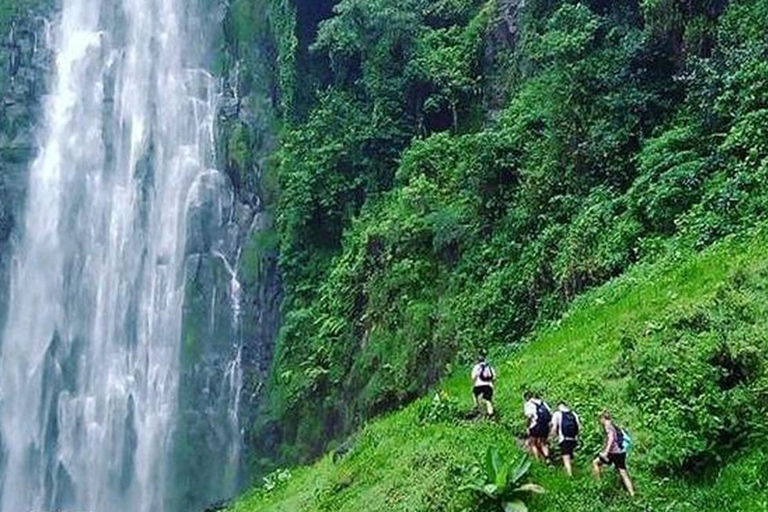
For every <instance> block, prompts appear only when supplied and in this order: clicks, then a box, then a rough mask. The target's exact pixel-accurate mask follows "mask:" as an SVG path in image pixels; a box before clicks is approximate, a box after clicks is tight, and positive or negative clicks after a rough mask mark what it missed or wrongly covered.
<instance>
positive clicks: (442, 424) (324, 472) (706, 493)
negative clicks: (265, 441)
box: [233, 223, 768, 512]
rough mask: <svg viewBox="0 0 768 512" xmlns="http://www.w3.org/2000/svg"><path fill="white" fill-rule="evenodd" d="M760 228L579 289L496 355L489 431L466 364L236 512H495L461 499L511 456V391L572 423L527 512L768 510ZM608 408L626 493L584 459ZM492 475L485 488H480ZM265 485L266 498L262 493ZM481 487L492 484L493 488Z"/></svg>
mask: <svg viewBox="0 0 768 512" xmlns="http://www.w3.org/2000/svg"><path fill="white" fill-rule="evenodd" d="M766 304H768V226H766V225H765V223H764V224H763V226H762V228H761V229H758V230H750V231H749V232H748V234H746V235H744V236H739V237H729V238H728V239H726V240H724V241H722V242H718V243H716V244H714V246H712V247H710V248H707V249H706V250H704V251H701V252H698V251H694V250H686V251H679V252H675V253H670V254H668V255H665V256H664V257H662V258H660V261H657V262H655V263H653V264H645V263H643V264H639V265H635V266H633V268H631V269H630V270H629V271H627V272H626V273H625V274H624V275H623V276H621V277H619V278H617V279H615V280H612V281H611V282H609V283H607V284H606V285H603V286H601V287H598V288H597V289H595V290H592V291H589V292H587V293H585V294H584V295H582V297H580V298H579V299H577V300H576V301H575V303H574V304H572V305H571V306H569V307H568V308H567V310H566V312H565V313H564V314H563V315H562V316H561V317H560V318H558V319H557V320H556V321H552V322H549V323H548V324H544V325H541V326H539V327H537V329H536V330H535V331H534V332H533V333H532V334H531V336H530V338H529V342H528V343H525V344H520V345H515V346H512V347H508V348H502V347H498V348H497V349H495V350H494V351H493V352H492V354H491V361H492V363H493V365H494V366H495V367H496V368H497V369H498V372H499V379H498V380H497V382H496V388H495V390H496V392H495V394H494V401H495V403H496V410H497V414H498V415H499V417H498V419H497V420H496V421H485V420H470V419H468V415H471V412H472V410H473V404H472V399H471V397H470V394H469V392H468V389H467V385H468V377H467V369H466V368H464V367H458V368H456V370H455V371H453V372H452V374H451V375H450V376H449V377H447V378H446V379H444V380H443V381H442V382H441V383H440V384H439V390H438V391H436V392H435V393H431V395H432V396H429V397H425V398H423V399H420V400H417V401H416V402H415V403H414V404H412V405H409V406H406V407H404V408H403V409H402V410H400V411H397V412H395V413H392V414H388V415H385V416H384V417H382V418H379V419H376V420H371V421H369V422H367V424H366V426H364V427H363V428H362V429H361V430H360V431H359V432H358V433H357V434H356V435H355V436H353V437H352V438H351V439H350V440H349V441H347V442H346V443H345V445H344V446H343V449H342V448H340V449H338V450H336V451H335V452H334V454H333V455H329V456H326V457H325V458H323V459H322V460H320V461H318V462H317V463H315V464H313V465H311V466H307V467H303V468H294V469H292V470H291V477H290V478H289V479H287V480H285V481H284V482H282V484H281V485H280V486H279V487H274V486H273V485H272V483H271V482H272V480H273V477H271V478H269V479H267V480H265V481H264V485H257V486H256V487H254V489H253V490H252V491H251V492H249V493H248V494H247V495H246V496H244V497H242V499H240V500H238V501H237V502H236V504H235V506H234V508H233V510H234V511H237V512H260V511H265V512H267V511H268V512H293V511H297V510H301V511H304V512H321V511H328V510H334V511H338V512H357V511H360V510H365V511H366V512H413V511H434V512H437V511H441V512H469V511H480V510H490V509H491V508H490V507H489V506H488V504H487V503H486V504H478V503H477V495H476V494H475V493H473V492H471V491H469V490H468V489H471V488H472V485H469V486H468V485H467V484H480V483H481V482H483V481H485V482H486V483H488V480H489V478H488V476H487V475H488V470H487V468H486V467H485V466H487V464H483V462H482V461H483V455H484V454H486V453H487V451H488V448H489V447H491V448H492V449H498V450H499V453H500V455H501V456H502V459H504V460H515V459H516V458H517V457H519V456H520V455H521V449H520V446H519V439H518V438H517V437H516V436H519V435H521V434H522V433H523V432H524V431H525V420H524V418H523V415H522V409H523V400H522V396H521V395H522V391H523V390H524V389H529V388H531V387H532V388H534V389H537V390H539V391H540V392H541V393H542V395H543V396H544V397H545V398H546V399H547V400H548V401H549V402H550V403H556V402H557V401H558V400H561V399H564V400H567V401H568V402H569V404H570V405H571V407H572V408H573V410H575V411H577V412H578V414H579V415H580V417H581V419H582V429H581V431H580V437H581V440H580V443H579V447H578V449H577V451H576V455H575V471H574V476H573V478H569V477H567V476H566V474H565V472H564V471H563V468H562V465H561V464H560V463H559V460H557V459H556V461H557V463H556V464H539V463H534V464H533V465H532V466H531V468H530V478H531V479H532V481H533V482H536V483H537V484H540V485H541V486H542V487H544V489H546V493H544V494H541V495H535V496H531V497H530V502H529V503H530V509H531V510H535V511H542V512H543V511H552V512H561V511H563V510H569V511H573V512H594V511H595V510H604V511H607V512H651V511H658V512H662V511H664V512H696V511H699V510H706V511H710V510H718V511H724V512H725V511H727V512H744V511H758V510H764V509H765V508H766V506H767V505H768V478H766V475H767V474H768V473H766V470H768V451H767V450H768V429H766V424H765V417H766V414H768V356H767V354H768V316H766V314H765V313H766V311H765V308H766ZM606 407H608V408H609V409H610V410H611V412H612V413H613V415H614V417H615V418H616V420H617V422H618V423H619V425H620V426H621V427H622V428H623V429H625V430H627V431H628V432H630V433H631V436H632V439H633V440H634V443H633V444H634V448H633V450H632V451H631V453H630V455H629V458H628V460H629V471H630V472H631V474H632V478H633V480H634V481H635V484H636V488H637V490H638V495H637V497H635V498H630V497H629V495H628V494H627V493H626V492H625V491H624V490H623V489H622V486H621V483H620V482H619V479H618V476H617V475H616V472H615V471H607V472H606V474H605V475H604V478H602V479H601V480H600V481H598V480H596V479H594V478H593V477H592V475H591V468H590V465H591V461H592V458H593V457H594V456H595V455H596V454H597V453H598V452H599V451H600V449H601V448H602V447H603V443H604V432H603V431H602V429H601V427H600V425H599V423H598V421H597V418H598V415H599V414H600V411H602V410H604V409H605V408H606ZM490 479H491V480H493V479H494V478H493V477H491V478H490ZM270 489H271V490H270ZM489 490H491V491H492V489H489Z"/></svg>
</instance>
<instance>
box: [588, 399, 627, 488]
mask: <svg viewBox="0 0 768 512" xmlns="http://www.w3.org/2000/svg"><path fill="white" fill-rule="evenodd" d="M600 423H601V424H602V426H603V429H605V438H606V440H605V448H604V449H603V451H602V452H601V453H600V454H599V455H598V456H597V458H596V459H595V460H594V461H593V462H592V467H593V469H594V472H595V476H596V477H598V478H600V476H601V474H602V468H603V467H605V466H613V467H615V468H616V471H618V472H619V476H620V477H621V482H622V483H623V484H624V488H625V489H627V492H628V493H629V494H630V495H631V496H634V495H635V488H634V485H633V484H632V479H631V478H630V477H629V471H627V452H626V451H625V450H624V447H623V446H622V443H621V441H620V438H621V437H622V433H621V431H620V430H619V428H618V427H617V426H616V425H615V424H614V422H613V418H612V417H611V415H610V414H609V413H607V412H603V413H602V414H601V415H600Z"/></svg>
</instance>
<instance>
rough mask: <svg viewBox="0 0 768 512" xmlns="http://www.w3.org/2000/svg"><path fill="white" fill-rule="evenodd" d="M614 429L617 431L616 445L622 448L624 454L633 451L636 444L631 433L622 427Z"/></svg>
mask: <svg viewBox="0 0 768 512" xmlns="http://www.w3.org/2000/svg"><path fill="white" fill-rule="evenodd" d="M613 428H614V429H615V430H616V444H618V445H619V448H621V449H622V450H623V451H624V452H628V451H631V450H632V448H633V446H634V444H633V442H632V437H630V435H629V433H628V432H627V431H626V430H624V429H623V428H620V427H613Z"/></svg>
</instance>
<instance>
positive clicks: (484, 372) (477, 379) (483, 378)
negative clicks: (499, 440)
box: [472, 354, 496, 417]
mask: <svg viewBox="0 0 768 512" xmlns="http://www.w3.org/2000/svg"><path fill="white" fill-rule="evenodd" d="M495 380H496V370H494V369H493V367H492V366H491V364H490V363H489V362H488V360H487V358H486V356H485V354H480V356H479V357H478V358H477V364H475V366H474V367H473V368H472V397H473V398H474V400H475V407H480V405H481V404H485V411H486V412H487V413H488V416H489V417H493V412H494V411H493V382H494V381H495Z"/></svg>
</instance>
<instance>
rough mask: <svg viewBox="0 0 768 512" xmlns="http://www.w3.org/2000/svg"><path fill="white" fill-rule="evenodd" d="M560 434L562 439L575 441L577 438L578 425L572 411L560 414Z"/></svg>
mask: <svg viewBox="0 0 768 512" xmlns="http://www.w3.org/2000/svg"><path fill="white" fill-rule="evenodd" d="M560 433H561V434H562V435H563V438H565V439H569V440H572V441H575V440H576V438H577V437H579V423H578V422H577V421H576V415H575V414H573V412H572V411H566V412H561V413H560Z"/></svg>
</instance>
